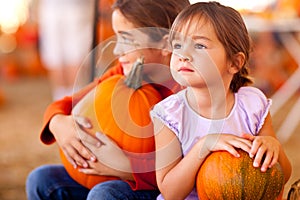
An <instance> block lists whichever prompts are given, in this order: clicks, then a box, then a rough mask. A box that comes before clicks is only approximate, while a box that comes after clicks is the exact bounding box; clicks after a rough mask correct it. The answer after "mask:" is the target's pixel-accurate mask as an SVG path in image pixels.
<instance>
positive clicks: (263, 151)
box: [243, 134, 280, 172]
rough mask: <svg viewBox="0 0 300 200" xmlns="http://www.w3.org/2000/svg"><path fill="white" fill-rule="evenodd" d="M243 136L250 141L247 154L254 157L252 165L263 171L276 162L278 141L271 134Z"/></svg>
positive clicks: (278, 149)
mask: <svg viewBox="0 0 300 200" xmlns="http://www.w3.org/2000/svg"><path fill="white" fill-rule="evenodd" d="M243 137H244V138H246V139H249V140H251V141H252V147H251V150H250V152H249V156H250V157H251V158H254V161H253V166H254V167H259V166H260V165H261V164H262V165H261V171H262V172H265V171H267V169H268V168H271V167H273V166H274V165H275V164H276V163H277V162H278V157H279V151H280V143H279V141H278V140H277V139H276V138H274V137H272V136H253V135H248V134H245V135H243Z"/></svg>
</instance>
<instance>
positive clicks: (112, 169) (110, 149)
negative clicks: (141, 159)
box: [79, 132, 133, 180]
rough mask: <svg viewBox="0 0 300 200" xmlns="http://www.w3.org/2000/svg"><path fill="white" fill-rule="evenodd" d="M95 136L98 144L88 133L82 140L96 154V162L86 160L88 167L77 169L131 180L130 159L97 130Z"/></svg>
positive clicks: (86, 172)
mask: <svg viewBox="0 0 300 200" xmlns="http://www.w3.org/2000/svg"><path fill="white" fill-rule="evenodd" d="M96 137H97V139H98V141H99V142H100V145H99V144H98V143H95V142H94V139H93V137H92V136H90V135H87V137H86V138H84V139H83V140H82V142H83V144H84V145H85V146H86V147H88V148H89V149H90V150H91V151H92V152H93V153H94V154H95V155H96V157H97V162H91V161H88V164H89V167H88V168H82V169H79V170H80V171H81V172H82V173H85V174H94V175H105V176H115V177H119V178H121V179H126V180H133V175H132V169H131V164H130V160H129V159H128V157H127V156H126V155H125V153H124V152H123V150H122V149H121V148H119V146H118V145H117V144H115V143H114V142H113V141H112V140H111V139H110V138H108V137H107V136H106V135H104V134H102V133H99V132H97V133H96Z"/></svg>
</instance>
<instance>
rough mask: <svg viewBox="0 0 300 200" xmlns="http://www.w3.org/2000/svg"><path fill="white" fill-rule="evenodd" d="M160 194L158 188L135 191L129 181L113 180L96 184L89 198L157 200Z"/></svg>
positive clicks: (94, 199)
mask: <svg viewBox="0 0 300 200" xmlns="http://www.w3.org/2000/svg"><path fill="white" fill-rule="evenodd" d="M158 194H159V191H158V190H138V191H133V190H132V189H131V187H130V186H129V184H128V183H126V182H124V181H121V180H113V181H107V182H103V183H99V184H98V185H96V186H94V187H93V188H92V189H91V191H90V193H89V195H88V197H87V200H155V199H156V197H157V196H158Z"/></svg>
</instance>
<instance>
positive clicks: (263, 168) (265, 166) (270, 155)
mask: <svg viewBox="0 0 300 200" xmlns="http://www.w3.org/2000/svg"><path fill="white" fill-rule="evenodd" d="M265 155H266V156H265V158H264V160H263V164H262V166H261V168H260V170H261V171H262V172H266V171H267V169H268V168H269V166H270V163H271V161H272V158H273V153H272V152H267V153H266V154H265Z"/></svg>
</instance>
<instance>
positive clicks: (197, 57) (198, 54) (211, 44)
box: [171, 20, 233, 88]
mask: <svg viewBox="0 0 300 200" xmlns="http://www.w3.org/2000/svg"><path fill="white" fill-rule="evenodd" d="M187 24H190V26H189V27H188V26H186V27H183V28H182V29H181V31H180V33H178V34H176V35H175V37H174V39H173V40H172V41H171V44H172V48H173V54H172V57H171V71H172V75H173V77H174V79H175V80H176V81H177V82H178V83H180V84H181V85H183V86H193V87H205V88H206V87H214V88H215V87H222V88H223V87H224V86H223V84H230V81H231V79H232V76H233V74H232V70H230V66H231V62H229V60H228V59H227V56H226V52H225V49H224V47H223V45H222V43H221V42H220V41H219V40H218V38H217V35H216V33H215V30H214V28H213V26H212V25H211V24H210V23H209V22H207V21H204V20H200V21H197V22H196V21H191V22H190V23H187ZM187 27H188V28H187ZM220 80H221V81H220Z"/></svg>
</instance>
